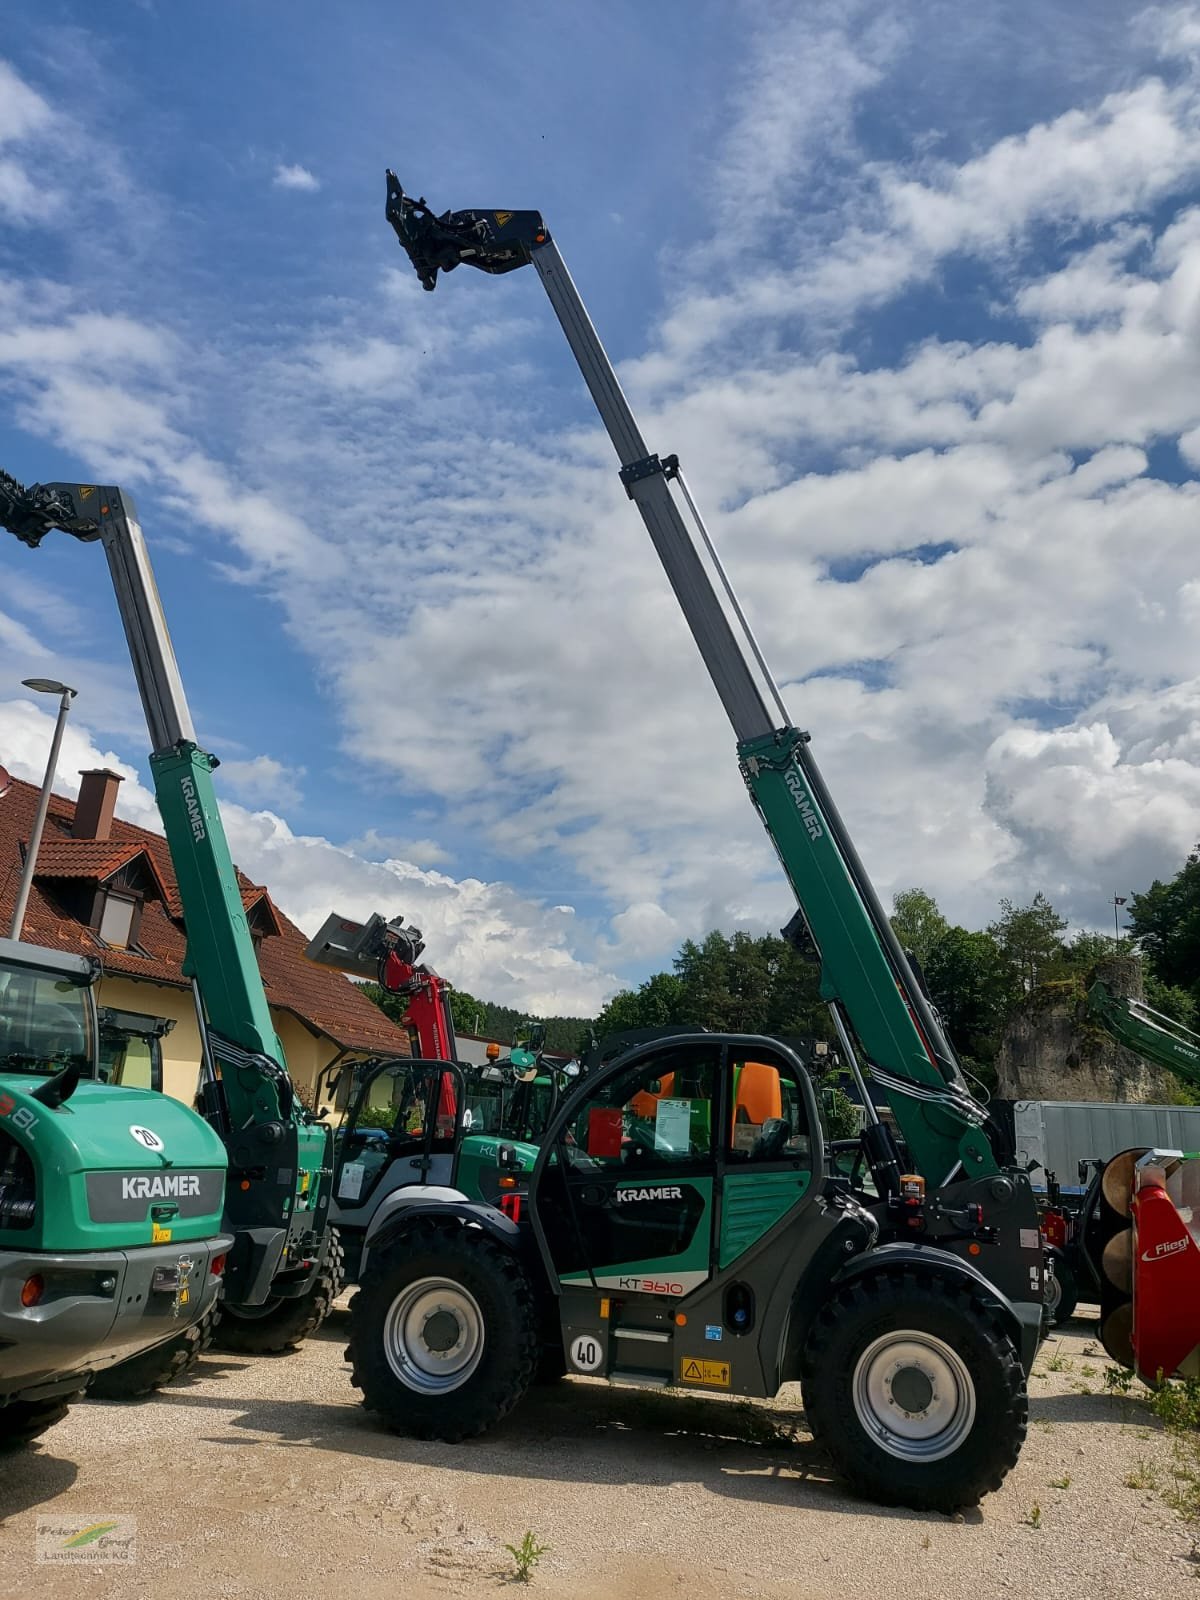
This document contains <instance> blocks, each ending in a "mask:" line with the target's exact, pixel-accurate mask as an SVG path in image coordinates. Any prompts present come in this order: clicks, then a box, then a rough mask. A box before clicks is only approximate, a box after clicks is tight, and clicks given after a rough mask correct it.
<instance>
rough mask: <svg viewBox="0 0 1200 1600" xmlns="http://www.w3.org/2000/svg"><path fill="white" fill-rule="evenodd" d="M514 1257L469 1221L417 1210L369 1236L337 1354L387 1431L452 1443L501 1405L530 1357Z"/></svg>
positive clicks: (494, 1416)
mask: <svg viewBox="0 0 1200 1600" xmlns="http://www.w3.org/2000/svg"><path fill="white" fill-rule="evenodd" d="M537 1350H538V1344H537V1318H536V1314H535V1308H534V1299H533V1292H532V1289H531V1286H530V1283H529V1280H528V1278H527V1277H526V1276H525V1273H524V1271H523V1270H522V1267H521V1264H520V1262H519V1261H518V1260H517V1258H516V1257H515V1256H514V1255H512V1254H511V1253H510V1252H509V1251H507V1250H504V1249H502V1248H501V1247H500V1246H499V1245H497V1244H495V1243H493V1241H492V1240H491V1239H489V1238H488V1237H487V1235H486V1234H485V1233H483V1232H482V1230H481V1229H479V1228H472V1227H464V1226H463V1225H462V1224H461V1223H459V1222H457V1221H455V1222H451V1223H449V1224H446V1223H439V1222H435V1221H433V1220H431V1219H428V1218H425V1219H422V1220H421V1221H419V1222H417V1223H416V1224H415V1225H414V1226H412V1227H411V1228H406V1229H404V1230H403V1232H400V1233H397V1234H395V1235H394V1236H393V1237H392V1238H391V1239H388V1240H385V1241H383V1242H382V1243H380V1244H373V1245H372V1247H371V1253H370V1256H369V1257H368V1261H367V1269H366V1272H365V1273H364V1274H363V1277H362V1280H361V1282H360V1286H359V1290H358V1293H357V1294H356V1295H355V1296H354V1299H353V1300H352V1301H351V1302H350V1347H349V1349H348V1350H347V1351H346V1357H347V1360H348V1361H349V1362H350V1364H351V1367H352V1368H353V1379H352V1381H353V1383H354V1384H355V1386H356V1388H359V1389H361V1390H362V1392H363V1404H364V1406H366V1408H367V1410H368V1411H374V1412H376V1413H377V1414H378V1415H379V1416H380V1418H381V1419H382V1420H383V1422H384V1424H385V1425H386V1426H387V1427H388V1428H390V1429H391V1430H392V1431H393V1432H394V1433H407V1434H413V1435H415V1436H416V1437H417V1438H418V1439H444V1440H445V1441H446V1442H447V1443H449V1444H454V1443H457V1441H458V1440H460V1439H466V1438H469V1437H471V1436H472V1435H474V1434H477V1433H482V1432H483V1431H484V1429H485V1428H489V1427H491V1425H492V1424H493V1423H494V1422H498V1421H499V1420H500V1418H501V1417H503V1416H507V1414H508V1413H509V1412H510V1411H511V1410H512V1408H513V1407H514V1406H515V1405H516V1403H517V1401H518V1400H520V1398H521V1396H522V1395H523V1394H524V1393H525V1391H526V1389H528V1387H529V1384H530V1382H531V1380H532V1377H533V1370H534V1365H535V1362H536V1359H537Z"/></svg>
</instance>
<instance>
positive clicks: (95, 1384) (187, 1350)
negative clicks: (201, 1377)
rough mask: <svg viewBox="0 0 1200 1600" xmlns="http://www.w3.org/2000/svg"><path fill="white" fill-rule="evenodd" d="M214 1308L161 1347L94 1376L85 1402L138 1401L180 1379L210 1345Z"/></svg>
mask: <svg viewBox="0 0 1200 1600" xmlns="http://www.w3.org/2000/svg"><path fill="white" fill-rule="evenodd" d="M216 1321H217V1308H216V1306H212V1307H211V1308H210V1309H209V1310H208V1311H206V1312H205V1313H204V1315H203V1316H202V1317H201V1318H200V1321H199V1322H194V1323H193V1324H192V1326H191V1327H190V1328H185V1329H184V1331H183V1332H182V1333H181V1334H180V1335H179V1336H178V1338H175V1339H168V1340H167V1342H166V1343H165V1344H156V1345H155V1346H154V1348H153V1349H152V1350H143V1351H142V1352H141V1354H140V1355H136V1356H130V1358H129V1360H128V1361H119V1362H118V1363H117V1365H116V1366H115V1367H106V1368H105V1369H104V1370H103V1372H98V1373H97V1374H96V1376H95V1377H94V1378H93V1379H92V1381H91V1383H90V1384H89V1385H88V1390H87V1393H88V1399H89V1400H139V1399H141V1398H142V1396H143V1395H148V1394H153V1393H154V1391H155V1390H156V1389H161V1388H162V1387H163V1385H164V1384H167V1383H170V1382H171V1380H172V1379H173V1378H179V1377H182V1375H183V1374H184V1373H185V1372H187V1371H188V1370H189V1369H190V1368H191V1367H194V1366H195V1364H196V1362H197V1361H199V1359H200V1357H201V1356H202V1355H203V1354H204V1352H205V1351H206V1350H207V1349H208V1347H209V1345H210V1344H212V1342H213V1329H214V1327H215V1326H216Z"/></svg>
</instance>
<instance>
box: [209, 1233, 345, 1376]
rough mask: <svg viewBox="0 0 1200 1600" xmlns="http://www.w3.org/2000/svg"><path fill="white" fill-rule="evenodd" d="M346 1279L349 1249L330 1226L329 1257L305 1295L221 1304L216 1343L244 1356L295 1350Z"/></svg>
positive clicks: (320, 1319) (317, 1323)
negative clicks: (253, 1303)
mask: <svg viewBox="0 0 1200 1600" xmlns="http://www.w3.org/2000/svg"><path fill="white" fill-rule="evenodd" d="M344 1283H345V1253H344V1251H343V1250H342V1241H341V1238H340V1237H339V1235H338V1231H337V1229H336V1228H330V1230H329V1241H328V1243H327V1244H326V1246H325V1257H324V1260H323V1261H322V1262H321V1264H320V1266H319V1267H318V1268H317V1271H316V1275H315V1276H314V1278H313V1281H312V1283H311V1284H310V1285H309V1287H308V1289H307V1290H306V1291H305V1293H304V1294H302V1295H293V1296H291V1297H290V1298H284V1297H283V1296H282V1295H281V1296H280V1297H279V1298H278V1299H275V1300H268V1301H267V1302H266V1303H265V1304H264V1305H261V1306H246V1307H244V1308H237V1307H234V1306H230V1305H226V1304H225V1303H224V1302H222V1304H221V1308H220V1315H219V1317H218V1319H217V1327H216V1333H215V1335H214V1337H213V1343H214V1344H215V1345H216V1347H217V1349H218V1350H230V1351H234V1352H236V1353H237V1354H238V1355H244V1356H266V1355H279V1354H281V1353H282V1352H283V1351H284V1350H294V1349H295V1347H296V1346H297V1345H298V1344H299V1343H300V1342H301V1340H303V1339H307V1338H308V1336H309V1334H310V1333H316V1331H317V1329H318V1328H319V1327H320V1326H321V1324H322V1323H323V1322H324V1321H325V1318H326V1317H327V1316H328V1315H329V1311H330V1308H331V1307H332V1305H333V1302H334V1301H335V1300H336V1299H337V1297H338V1295H339V1294H341V1292H342V1288H343V1285H344Z"/></svg>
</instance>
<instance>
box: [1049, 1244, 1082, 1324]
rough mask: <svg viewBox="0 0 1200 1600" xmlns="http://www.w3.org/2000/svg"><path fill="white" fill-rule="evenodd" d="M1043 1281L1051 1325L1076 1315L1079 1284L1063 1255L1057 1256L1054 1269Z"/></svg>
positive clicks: (1068, 1319) (1067, 1320) (1066, 1320)
mask: <svg viewBox="0 0 1200 1600" xmlns="http://www.w3.org/2000/svg"><path fill="white" fill-rule="evenodd" d="M1043 1282H1044V1293H1045V1299H1046V1311H1047V1313H1048V1315H1049V1318H1050V1326H1051V1327H1052V1328H1057V1327H1058V1326H1059V1325H1060V1323H1063V1322H1069V1321H1070V1320H1071V1318H1072V1317H1073V1316H1074V1315H1075V1307H1076V1306H1077V1305H1078V1303H1079V1284H1078V1282H1077V1281H1076V1278H1075V1272H1074V1269H1073V1268H1072V1267H1071V1266H1070V1265H1069V1264H1068V1262H1067V1261H1065V1260H1064V1258H1063V1257H1062V1256H1056V1257H1055V1261H1054V1271H1053V1272H1052V1273H1051V1272H1048V1273H1047V1274H1046V1276H1045V1279H1044V1280H1043Z"/></svg>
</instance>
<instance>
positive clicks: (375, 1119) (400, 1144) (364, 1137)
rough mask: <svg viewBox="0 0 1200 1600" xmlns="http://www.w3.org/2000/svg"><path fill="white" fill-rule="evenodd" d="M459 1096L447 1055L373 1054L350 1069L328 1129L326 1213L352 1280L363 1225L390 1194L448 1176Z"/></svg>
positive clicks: (457, 1072) (458, 1077) (455, 1070)
mask: <svg viewBox="0 0 1200 1600" xmlns="http://www.w3.org/2000/svg"><path fill="white" fill-rule="evenodd" d="M465 1098H466V1097H465V1094H464V1090H463V1075H462V1071H461V1069H460V1068H459V1067H458V1065H457V1064H456V1063H455V1062H452V1061H413V1060H410V1059H408V1058H405V1059H403V1060H384V1059H379V1058H376V1059H373V1060H371V1061H367V1062H364V1063H362V1064H361V1065H360V1066H359V1067H357V1068H356V1069H355V1070H354V1075H353V1079H352V1082H351V1088H350V1098H349V1107H348V1111H347V1116H346V1120H345V1122H344V1123H343V1124H342V1126H341V1127H340V1128H339V1129H337V1131H336V1132H335V1134H334V1159H333V1167H334V1172H333V1198H332V1201H331V1203H330V1219H329V1220H330V1221H331V1222H332V1223H333V1224H334V1225H335V1226H336V1227H338V1228H340V1229H341V1230H342V1243H343V1247H344V1249H345V1255H346V1273H347V1277H348V1278H349V1279H350V1280H351V1281H353V1280H354V1279H355V1278H356V1277H357V1275H358V1265H359V1260H360V1258H361V1255H362V1248H363V1241H364V1238H365V1235H366V1231H367V1229H368V1228H369V1226H370V1223H371V1220H372V1218H374V1216H375V1214H376V1212H377V1211H378V1210H379V1208H380V1206H381V1205H383V1204H384V1203H385V1201H386V1200H387V1198H388V1196H389V1195H391V1194H392V1193H393V1192H394V1191H395V1190H397V1189H404V1188H408V1187H410V1186H411V1185H414V1184H434V1185H445V1184H448V1183H450V1182H451V1181H452V1178H453V1174H454V1166H455V1159H456V1155H457V1151H458V1147H459V1143H460V1141H461V1138H462V1119H463V1108H464V1105H465Z"/></svg>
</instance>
